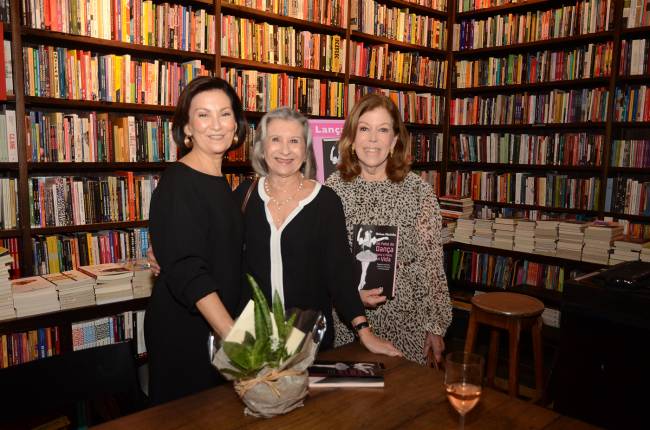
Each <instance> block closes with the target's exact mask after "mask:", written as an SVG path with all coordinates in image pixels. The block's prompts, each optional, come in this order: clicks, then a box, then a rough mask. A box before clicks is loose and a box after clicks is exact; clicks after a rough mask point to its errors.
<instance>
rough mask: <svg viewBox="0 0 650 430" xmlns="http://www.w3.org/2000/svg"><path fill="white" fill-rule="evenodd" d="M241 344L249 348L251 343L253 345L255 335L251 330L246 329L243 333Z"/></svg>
mask: <svg viewBox="0 0 650 430" xmlns="http://www.w3.org/2000/svg"><path fill="white" fill-rule="evenodd" d="M242 345H246V346H248V347H251V348H252V347H253V345H255V337H254V336H253V335H252V334H251V332H249V331H247V332H246V333H244V341H243V342H242Z"/></svg>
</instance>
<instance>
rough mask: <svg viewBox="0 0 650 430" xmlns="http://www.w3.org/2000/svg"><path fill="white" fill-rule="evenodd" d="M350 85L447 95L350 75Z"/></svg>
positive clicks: (413, 86) (435, 90)
mask: <svg viewBox="0 0 650 430" xmlns="http://www.w3.org/2000/svg"><path fill="white" fill-rule="evenodd" d="M350 83H352V84H361V85H367V86H369V87H379V88H389V89H391V90H401V91H416V92H419V93H432V94H439V95H445V94H446V93H447V92H446V90H445V89H444V88H433V87H427V86H421V85H414V84H406V83H402V82H394V81H389V80H387V79H372V78H366V77H363V76H356V75H350Z"/></svg>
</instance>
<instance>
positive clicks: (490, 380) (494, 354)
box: [487, 329, 499, 387]
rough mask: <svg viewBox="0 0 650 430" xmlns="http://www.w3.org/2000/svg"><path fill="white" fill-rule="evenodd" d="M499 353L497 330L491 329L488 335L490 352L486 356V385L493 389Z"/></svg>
mask: <svg viewBox="0 0 650 430" xmlns="http://www.w3.org/2000/svg"><path fill="white" fill-rule="evenodd" d="M498 352H499V330H497V329H492V332H491V333H490V352H489V354H488V368H487V384H488V385H489V386H491V387H494V376H495V375H496V373H497V360H498V358H499V357H498Z"/></svg>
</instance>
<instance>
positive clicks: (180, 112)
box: [172, 76, 248, 156]
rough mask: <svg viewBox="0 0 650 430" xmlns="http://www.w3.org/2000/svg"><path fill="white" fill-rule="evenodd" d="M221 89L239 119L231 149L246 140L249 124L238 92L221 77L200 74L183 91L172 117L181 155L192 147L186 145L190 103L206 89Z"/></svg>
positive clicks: (175, 140) (173, 130)
mask: <svg viewBox="0 0 650 430" xmlns="http://www.w3.org/2000/svg"><path fill="white" fill-rule="evenodd" d="M211 90H221V91H223V92H224V93H226V95H227V96H228V98H229V99H230V106H231V107H232V110H233V112H234V114H235V120H236V121H237V142H236V143H234V142H233V144H232V146H231V147H230V149H234V148H236V147H237V146H239V145H241V144H242V143H244V142H245V141H246V133H247V132H248V124H247V122H246V118H245V117H244V110H243V109H242V104H241V100H239V96H238V95H237V92H236V91H235V90H234V89H233V87H231V86H230V84H229V83H228V82H226V81H224V80H223V79H221V78H212V77H209V76H199V77H198V78H196V79H193V80H192V82H190V83H189V84H187V86H186V87H185V88H184V89H183V91H182V92H181V95H180V96H179V97H178V102H177V103H176V110H175V111H174V117H173V118H172V123H173V124H172V137H173V138H174V142H176V146H178V149H179V152H180V154H179V155H180V156H183V155H185V154H187V153H188V152H190V150H191V149H192V148H188V147H187V146H185V131H184V130H183V129H184V128H185V125H187V123H188V122H189V121H190V105H191V104H192V100H193V99H194V97H195V96H196V95H197V94H200V93H203V92H205V91H211Z"/></svg>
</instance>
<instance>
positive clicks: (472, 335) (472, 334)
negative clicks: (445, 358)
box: [465, 309, 478, 352]
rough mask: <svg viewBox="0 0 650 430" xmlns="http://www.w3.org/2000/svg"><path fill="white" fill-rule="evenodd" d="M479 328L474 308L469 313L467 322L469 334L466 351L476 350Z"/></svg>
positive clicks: (466, 338) (466, 337)
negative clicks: (475, 343) (475, 344)
mask: <svg viewBox="0 0 650 430" xmlns="http://www.w3.org/2000/svg"><path fill="white" fill-rule="evenodd" d="M477 328H478V323H477V322H476V314H475V313H474V309H472V310H471V312H470V314H469V323H468V324H467V336H465V352H472V351H473V350H474V342H475V341H476V330H477Z"/></svg>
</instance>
